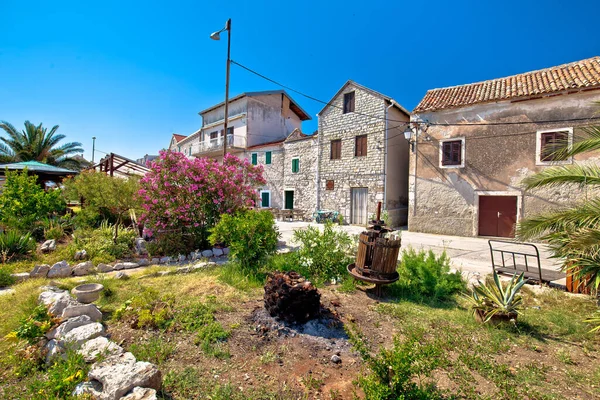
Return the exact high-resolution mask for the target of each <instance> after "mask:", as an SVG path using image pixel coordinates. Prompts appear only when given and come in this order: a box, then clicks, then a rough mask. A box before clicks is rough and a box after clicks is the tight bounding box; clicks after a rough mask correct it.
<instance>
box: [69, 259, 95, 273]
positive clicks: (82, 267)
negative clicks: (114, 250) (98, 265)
mask: <svg viewBox="0 0 600 400" xmlns="http://www.w3.org/2000/svg"><path fill="white" fill-rule="evenodd" d="M93 270H94V264H93V263H92V262H91V261H86V262H82V263H79V264H77V265H75V266H74V267H73V275H75V276H83V275H89V274H91V273H92V272H93Z"/></svg>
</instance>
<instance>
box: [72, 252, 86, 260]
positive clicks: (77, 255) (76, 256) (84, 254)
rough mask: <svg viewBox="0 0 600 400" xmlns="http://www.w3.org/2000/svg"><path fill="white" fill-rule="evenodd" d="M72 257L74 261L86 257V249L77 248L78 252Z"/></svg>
mask: <svg viewBox="0 0 600 400" xmlns="http://www.w3.org/2000/svg"><path fill="white" fill-rule="evenodd" d="M73 258H74V259H75V261H78V260H85V259H86V258H87V251H85V250H79V251H78V252H76V253H75V257H73Z"/></svg>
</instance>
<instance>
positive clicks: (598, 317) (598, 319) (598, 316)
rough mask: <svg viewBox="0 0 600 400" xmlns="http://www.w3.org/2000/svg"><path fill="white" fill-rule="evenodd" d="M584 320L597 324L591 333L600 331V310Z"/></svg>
mask: <svg viewBox="0 0 600 400" xmlns="http://www.w3.org/2000/svg"><path fill="white" fill-rule="evenodd" d="M584 322H587V323H588V324H592V325H593V326H595V328H592V330H591V331H590V333H591V332H596V331H600V311H598V312H596V314H595V315H594V316H592V317H590V318H588V319H586V320H585V321H584Z"/></svg>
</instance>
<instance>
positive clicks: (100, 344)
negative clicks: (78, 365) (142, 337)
mask: <svg viewBox="0 0 600 400" xmlns="http://www.w3.org/2000/svg"><path fill="white" fill-rule="evenodd" d="M123 351H124V350H123V348H122V347H121V346H119V345H118V344H116V343H114V342H111V341H110V340H108V339H107V338H105V337H103V336H99V337H97V338H95V339H92V340H89V341H87V342H85V343H84V344H83V345H82V346H81V348H80V349H79V354H81V355H82V356H83V358H84V359H85V361H86V362H88V363H89V362H94V361H96V359H97V358H98V357H99V356H103V357H108V356H115V355H119V354H122V353H123Z"/></svg>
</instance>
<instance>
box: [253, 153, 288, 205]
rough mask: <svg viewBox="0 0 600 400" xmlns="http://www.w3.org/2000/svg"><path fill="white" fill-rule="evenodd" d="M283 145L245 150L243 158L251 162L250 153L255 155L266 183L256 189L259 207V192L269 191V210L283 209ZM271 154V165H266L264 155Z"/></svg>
mask: <svg viewBox="0 0 600 400" xmlns="http://www.w3.org/2000/svg"><path fill="white" fill-rule="evenodd" d="M283 149H284V147H283V145H282V144H277V145H273V146H261V147H259V148H255V149H248V150H246V153H245V157H246V158H247V159H248V160H249V161H252V153H256V154H257V158H258V165H261V166H262V167H263V169H264V172H263V177H264V178H265V180H266V181H267V183H266V184H265V185H264V186H262V187H260V188H258V193H259V199H258V200H259V203H258V206H259V207H260V192H261V191H263V190H269V191H270V192H271V208H283V175H284V152H283ZM268 151H270V152H271V164H266V154H267V152H268Z"/></svg>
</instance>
